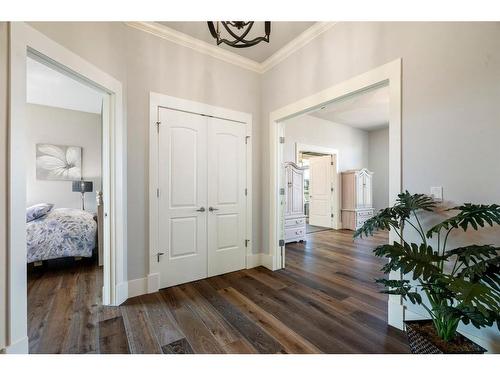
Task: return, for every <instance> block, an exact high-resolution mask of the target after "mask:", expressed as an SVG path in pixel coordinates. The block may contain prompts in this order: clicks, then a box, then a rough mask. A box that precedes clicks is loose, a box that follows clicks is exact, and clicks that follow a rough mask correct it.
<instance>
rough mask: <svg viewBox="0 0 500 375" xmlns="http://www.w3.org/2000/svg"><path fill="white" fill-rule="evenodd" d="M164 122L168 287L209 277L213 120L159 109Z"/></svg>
mask: <svg viewBox="0 0 500 375" xmlns="http://www.w3.org/2000/svg"><path fill="white" fill-rule="evenodd" d="M159 120H160V122H161V127H160V131H159V139H158V142H159V144H158V146H159V147H158V158H159V159H158V168H159V170H158V184H159V198H158V204H159V210H158V212H159V214H158V225H159V228H158V229H159V230H158V233H159V234H158V244H159V248H158V252H159V254H157V256H158V259H159V263H160V286H161V287H162V288H164V287H167V286H172V285H176V284H181V283H184V282H188V281H193V280H198V279H202V278H205V277H207V214H208V205H207V121H208V118H207V117H204V116H201V115H197V114H191V113H186V112H181V111H175V110H169V109H165V108H159ZM130 229H131V230H133V229H132V228H130ZM161 253H163V254H161Z"/></svg>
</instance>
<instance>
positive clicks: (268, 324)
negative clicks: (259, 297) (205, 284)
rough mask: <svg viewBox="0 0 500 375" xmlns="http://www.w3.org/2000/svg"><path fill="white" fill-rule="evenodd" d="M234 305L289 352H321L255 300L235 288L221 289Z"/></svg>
mask: <svg viewBox="0 0 500 375" xmlns="http://www.w3.org/2000/svg"><path fill="white" fill-rule="evenodd" d="M219 293H221V294H222V295H223V296H224V297H225V298H226V299H227V300H229V301H230V302H231V303H232V304H233V305H235V306H237V307H238V308H239V309H240V310H241V311H243V313H244V314H245V315H247V316H248V317H249V318H250V319H252V320H253V321H254V322H255V323H256V324H257V325H259V326H260V327H261V328H262V329H263V330H265V331H266V332H267V333H268V334H269V335H271V336H272V337H274V338H275V339H276V340H277V341H278V342H279V343H280V344H281V345H282V346H283V348H284V349H285V351H286V352H288V353H298V354H307V353H321V351H320V350H319V349H318V348H317V347H315V346H314V345H313V344H311V343H310V342H309V341H307V340H306V339H304V338H303V337H301V336H299V335H298V334H297V333H296V332H295V331H293V330H292V329H290V328H289V327H287V326H286V324H285V323H282V322H280V321H279V320H278V319H277V318H276V317H274V316H273V315H272V314H269V313H268V312H266V311H265V310H263V309H261V308H260V307H259V306H258V305H256V304H255V303H254V302H253V301H251V300H250V299H248V298H247V297H245V296H243V295H242V294H240V293H238V292H237V291H236V290H235V289H233V288H224V289H222V290H220V291H219Z"/></svg>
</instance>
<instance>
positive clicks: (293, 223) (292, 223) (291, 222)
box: [285, 217, 306, 227]
mask: <svg viewBox="0 0 500 375" xmlns="http://www.w3.org/2000/svg"><path fill="white" fill-rule="evenodd" d="M304 225H306V218H305V217H301V218H296V219H286V220H285V227H297V226H304Z"/></svg>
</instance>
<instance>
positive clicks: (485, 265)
mask: <svg viewBox="0 0 500 375" xmlns="http://www.w3.org/2000/svg"><path fill="white" fill-rule="evenodd" d="M457 277H458V278H464V279H465V278H467V279H468V280H469V281H472V282H481V283H483V284H486V285H488V286H489V287H490V288H493V289H495V290H497V291H498V290H500V256H496V257H494V258H492V259H486V260H482V261H480V262H477V263H475V264H473V265H470V266H466V267H464V268H462V269H461V270H460V272H459V273H458V274H457Z"/></svg>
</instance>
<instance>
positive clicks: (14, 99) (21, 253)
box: [7, 22, 128, 352]
mask: <svg viewBox="0 0 500 375" xmlns="http://www.w3.org/2000/svg"><path fill="white" fill-rule="evenodd" d="M28 52H29V53H34V54H37V55H39V56H40V57H42V58H43V59H45V60H46V61H48V62H50V63H51V65H54V66H57V67H58V68H61V69H63V70H65V71H67V72H69V73H70V74H71V75H74V76H76V77H78V78H79V79H81V80H84V81H87V82H88V83H91V84H93V85H95V86H97V87H99V88H100V89H101V90H102V91H104V92H106V93H107V94H108V97H109V103H110V113H109V119H110V121H109V122H108V128H109V131H105V132H104V133H105V134H107V135H108V137H107V141H105V140H104V139H103V147H104V145H105V144H107V145H108V146H107V147H108V148H107V149H108V150H109V152H104V153H103V158H104V157H105V156H106V155H107V158H108V159H109V165H110V173H109V184H108V185H109V192H110V193H109V194H108V199H109V206H108V207H109V212H108V215H107V216H108V220H109V228H110V230H109V239H110V241H109V242H110V246H109V248H110V250H109V251H107V252H106V253H107V254H105V257H104V258H105V271H104V283H105V285H106V287H105V288H104V290H105V294H104V296H103V299H104V303H105V304H114V305H118V304H120V303H122V302H124V300H125V299H124V298H126V296H127V294H128V293H127V290H126V286H125V287H121V286H120V285H122V284H123V283H124V282H125V280H126V264H125V259H126V253H127V235H126V233H127V230H126V222H127V205H126V203H127V199H126V197H127V191H126V186H127V184H126V182H127V178H126V144H127V142H126V129H125V125H124V121H123V108H122V106H123V95H122V84H121V82H119V81H117V80H116V79H115V78H113V77H112V76H110V75H109V74H107V73H106V72H103V71H102V70H100V69H98V68H97V67H95V66H94V65H92V64H90V63H89V62H87V61H86V60H84V59H82V58H81V57H80V56H78V55H76V54H75V53H73V52H71V51H70V50H68V49H66V48H65V47H63V46H61V45H60V44H58V43H56V42H54V41H53V40H51V39H50V38H48V37H47V36H46V35H44V34H42V33H40V32H38V31H37V30H35V29H33V28H32V27H30V26H28V25H27V24H26V23H23V22H11V23H10V83H11V85H10V121H9V139H8V142H9V153H8V158H9V176H8V190H9V196H8V205H9V206H8V208H9V213H8V218H7V220H8V231H9V232H8V235H9V242H8V250H7V251H8V255H9V257H8V264H7V267H8V275H9V277H8V280H7V284H8V286H7V288H8V289H7V293H8V295H7V298H8V300H7V345H8V348H7V351H8V350H9V347H10V346H12V345H16V351H17V350H20V351H23V352H28V346H27V345H25V346H24V347H22V348H18V346H19V345H21V344H19V343H27V340H25V338H26V337H27V282H26V279H27V277H26V218H25V212H26V211H25V210H26V169H25V164H24V156H25V155H26V152H25V133H26V126H25V104H26V59H27V56H28ZM105 127H106V126H105ZM103 163H104V164H105V162H103ZM103 182H104V181H103ZM106 262H107V263H106ZM23 345H24V344H23ZM17 348H18V349H17Z"/></svg>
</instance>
